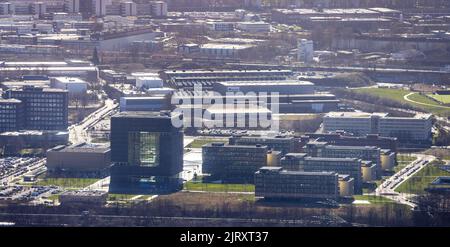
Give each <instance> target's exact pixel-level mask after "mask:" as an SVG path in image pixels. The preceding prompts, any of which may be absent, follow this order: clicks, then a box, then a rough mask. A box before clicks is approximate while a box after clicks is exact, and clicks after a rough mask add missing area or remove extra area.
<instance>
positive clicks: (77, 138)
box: [69, 99, 119, 144]
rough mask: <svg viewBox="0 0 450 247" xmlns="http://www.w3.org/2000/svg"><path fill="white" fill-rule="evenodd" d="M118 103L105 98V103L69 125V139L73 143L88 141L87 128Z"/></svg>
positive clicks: (108, 112)
mask: <svg viewBox="0 0 450 247" xmlns="http://www.w3.org/2000/svg"><path fill="white" fill-rule="evenodd" d="M118 106H119V105H118V104H117V103H114V101H113V100H112V99H107V100H105V105H104V106H103V107H101V108H100V109H98V110H97V111H95V112H93V113H92V114H90V115H89V116H87V117H86V118H85V119H84V120H83V121H81V122H80V123H78V124H76V125H72V126H70V127H69V141H70V142H71V143H73V144H75V143H81V142H89V136H88V134H87V130H88V128H89V127H91V126H93V125H95V124H96V123H98V122H99V121H100V120H102V119H103V118H104V117H106V116H108V114H110V113H111V112H112V111H113V110H114V109H116V108H117V107H118Z"/></svg>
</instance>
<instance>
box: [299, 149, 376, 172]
mask: <svg viewBox="0 0 450 247" xmlns="http://www.w3.org/2000/svg"><path fill="white" fill-rule="evenodd" d="M305 149H306V152H307V154H308V156H311V157H329V158H357V159H361V160H365V161H370V162H372V164H373V165H374V166H375V168H376V174H375V176H376V177H377V178H381V175H382V174H381V171H382V167H381V149H380V148H378V147H375V146H338V145H328V144H327V143H326V142H319V141H310V142H309V143H307V144H306V147H305Z"/></svg>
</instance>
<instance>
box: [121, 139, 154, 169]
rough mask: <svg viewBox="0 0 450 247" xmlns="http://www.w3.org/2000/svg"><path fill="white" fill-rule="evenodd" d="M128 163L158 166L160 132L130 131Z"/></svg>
mask: <svg viewBox="0 0 450 247" xmlns="http://www.w3.org/2000/svg"><path fill="white" fill-rule="evenodd" d="M128 163H130V164H132V165H140V166H148V167H156V166H158V165H159V133H150V132H129V133H128Z"/></svg>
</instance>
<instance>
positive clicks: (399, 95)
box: [354, 88, 450, 117]
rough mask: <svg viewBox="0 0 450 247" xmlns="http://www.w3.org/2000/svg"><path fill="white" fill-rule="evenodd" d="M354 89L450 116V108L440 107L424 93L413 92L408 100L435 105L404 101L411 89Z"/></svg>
mask: <svg viewBox="0 0 450 247" xmlns="http://www.w3.org/2000/svg"><path fill="white" fill-rule="evenodd" d="M354 91H355V92H358V93H364V94H369V95H373V96H377V97H380V98H386V99H390V100H394V101H398V102H401V103H404V104H409V105H411V106H414V107H417V108H420V109H422V110H423V111H426V112H429V113H433V114H436V115H440V116H444V117H448V116H450V108H447V109H446V108H442V107H440V105H439V104H438V103H437V102H435V101H433V100H432V99H430V98H428V97H427V96H425V95H421V94H419V93H415V94H412V95H410V96H409V97H408V98H409V99H410V100H413V101H416V102H419V103H424V104H430V105H435V106H427V105H421V104H417V103H413V102H409V101H406V100H405V99H404V96H405V95H407V94H409V93H411V91H409V90H405V89H392V88H358V89H354Z"/></svg>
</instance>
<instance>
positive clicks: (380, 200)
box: [353, 195, 396, 205]
mask: <svg viewBox="0 0 450 247" xmlns="http://www.w3.org/2000/svg"><path fill="white" fill-rule="evenodd" d="M353 198H354V199H355V200H361V201H369V202H370V204H389V203H396V202H395V201H393V200H391V199H389V198H386V197H383V196H374V195H355V196H354V197H353ZM361 205H364V204H361Z"/></svg>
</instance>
